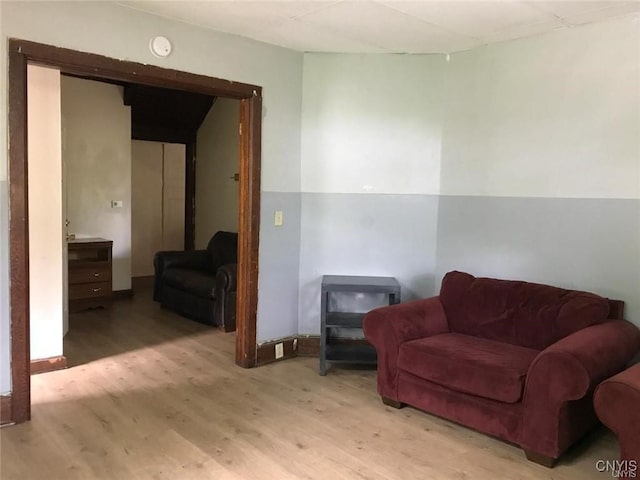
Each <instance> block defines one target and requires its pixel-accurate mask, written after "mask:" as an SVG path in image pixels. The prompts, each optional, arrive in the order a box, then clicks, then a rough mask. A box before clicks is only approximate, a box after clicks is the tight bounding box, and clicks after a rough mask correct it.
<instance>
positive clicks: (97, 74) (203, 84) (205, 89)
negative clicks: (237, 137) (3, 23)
mask: <svg viewBox="0 0 640 480" xmlns="http://www.w3.org/2000/svg"><path fill="white" fill-rule="evenodd" d="M9 52H10V53H17V54H19V55H22V56H25V57H26V58H27V59H28V60H30V61H33V62H38V63H40V64H43V65H49V66H53V67H55V68H59V69H60V70H62V71H64V73H71V74H75V75H85V76H87V77H89V78H94V79H96V78H99V79H108V80H116V81H118V80H120V81H126V82H131V83H138V84H141V85H151V86H154V87H163V88H167V87H168V88H172V89H174V90H184V91H186V92H195V93H204V94H206V95H213V96H221V97H227V98H237V99H241V98H249V97H251V96H252V95H253V94H254V92H257V94H258V95H260V94H261V93H262V89H261V87H258V86H256V85H249V84H246V83H240V82H233V81H230V80H223V79H220V78H214V77H207V76H205V75H198V74H195V73H188V72H182V71H179V70H171V69H168V68H162V67H156V66H155V65H145V64H142V63H136V62H129V61H126V60H116V59H114V58H110V57H105V56H103V55H96V54H94V53H86V52H79V51H75V50H69V49H67V48H61V47H52V46H50V45H43V44H40V43H35V42H30V41H27V40H17V39H10V40H9Z"/></svg>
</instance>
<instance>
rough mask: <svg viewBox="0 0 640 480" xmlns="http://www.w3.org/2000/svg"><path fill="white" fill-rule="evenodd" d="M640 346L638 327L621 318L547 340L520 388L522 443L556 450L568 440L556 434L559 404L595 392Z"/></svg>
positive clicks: (545, 451) (550, 453)
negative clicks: (522, 402)
mask: <svg viewBox="0 0 640 480" xmlns="http://www.w3.org/2000/svg"><path fill="white" fill-rule="evenodd" d="M638 350H640V330H638V328H637V327H636V326H635V325H633V324H631V323H629V322H627V321H625V320H610V321H606V322H604V323H601V324H598V325H592V326H590V327H587V328H583V329H582V330H579V331H577V332H575V333H573V334H571V335H568V336H567V337H565V338H563V339H561V340H559V341H558V342H556V343H554V344H553V345H551V346H549V347H548V348H546V349H545V350H543V351H542V352H540V353H539V354H538V356H537V357H536V358H535V359H534V360H533V362H532V363H531V366H530V367H529V372H528V373H527V381H526V385H525V391H524V418H523V428H522V437H523V438H522V444H523V446H524V447H525V448H526V449H530V450H532V451H535V452H538V453H541V454H544V455H547V456H549V457H552V458H558V456H559V455H560V454H561V453H562V452H563V451H564V449H565V448H566V447H568V445H562V444H561V439H560V438H559V435H558V420H559V416H560V410H561V408H562V407H563V405H564V404H565V403H567V402H569V401H572V400H579V399H581V398H583V397H585V396H586V395H588V394H589V395H590V394H592V393H593V390H594V389H595V387H596V386H597V385H598V384H599V383H600V382H601V381H602V380H604V379H606V378H608V377H610V376H612V375H614V374H616V373H618V372H620V371H621V370H623V369H624V368H625V366H626V365H627V364H628V363H629V362H630V361H631V359H632V358H633V356H634V355H635V354H636V353H637V352H638Z"/></svg>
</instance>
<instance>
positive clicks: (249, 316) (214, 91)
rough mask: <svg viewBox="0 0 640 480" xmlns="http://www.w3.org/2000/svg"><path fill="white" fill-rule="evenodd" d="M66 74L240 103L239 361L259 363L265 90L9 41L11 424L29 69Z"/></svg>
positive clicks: (15, 399)
mask: <svg viewBox="0 0 640 480" xmlns="http://www.w3.org/2000/svg"><path fill="white" fill-rule="evenodd" d="M28 63H34V64H39V65H44V66H49V67H53V68H56V69H59V70H60V71H61V72H63V73H71V74H76V75H86V76H89V77H93V78H95V79H97V80H99V79H109V80H120V81H126V82H132V83H139V84H143V85H151V86H156V87H165V88H174V89H177V90H186V91H190V92H197V93H204V94H208V95H215V96H219V97H226V98H235V99H238V100H240V125H239V129H240V169H239V170H240V198H239V201H240V208H239V211H240V213H239V228H238V234H239V235H238V285H237V302H236V325H237V329H236V364H237V365H239V366H241V367H244V368H250V367H254V366H255V365H256V312H257V305H258V243H259V228H260V163H261V135H262V88H261V87H259V86H255V85H249V84H245V83H239V82H233V81H229V80H222V79H218V78H213V77H207V76H204V75H197V74H193V73H188V72H182V71H177V70H170V69H165V68H161V67H157V66H153V65H143V64H140V63H134V62H128V61H123V60H116V59H113V58H109V57H104V56H102V55H95V54H90V53H84V52H78V51H75V50H69V49H65V48H58V47H53V46H49V45H44V44H39V43H34V42H30V41H25V40H18V39H9V64H8V68H9V97H8V112H9V162H8V163H9V212H10V217H9V218H10V220H9V257H10V265H9V274H10V309H11V310H10V311H11V313H10V318H11V378H12V393H11V412H12V419H11V420H12V421H13V422H15V423H21V422H24V421H26V420H29V419H30V418H31V392H30V389H31V381H30V360H31V359H30V350H29V211H28V190H27V187H28V158H27V64H28Z"/></svg>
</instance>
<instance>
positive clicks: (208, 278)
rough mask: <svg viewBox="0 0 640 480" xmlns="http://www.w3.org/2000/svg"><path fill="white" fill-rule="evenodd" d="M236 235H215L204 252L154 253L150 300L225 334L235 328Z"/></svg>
mask: <svg viewBox="0 0 640 480" xmlns="http://www.w3.org/2000/svg"><path fill="white" fill-rule="evenodd" d="M237 263H238V234H237V233H231V232H217V233H216V234H215V235H214V236H213V237H211V240H209V244H208V245H207V249H206V250H194V251H190V252H179V251H167V252H158V253H156V254H155V256H154V258H153V265H154V268H155V280H154V286H153V299H154V300H155V301H156V302H160V305H162V307H163V308H168V309H170V310H173V311H175V312H177V313H179V314H180V315H182V316H184V317H187V318H190V319H192V320H196V321H198V322H201V323H206V324H208V325H217V326H218V327H221V328H223V329H224V331H225V332H233V331H235V329H236V275H237Z"/></svg>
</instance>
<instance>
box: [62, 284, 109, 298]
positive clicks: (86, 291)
mask: <svg viewBox="0 0 640 480" xmlns="http://www.w3.org/2000/svg"><path fill="white" fill-rule="evenodd" d="M110 296H111V282H99V283H85V284H77V285H69V300H79V299H81V298H98V297H110Z"/></svg>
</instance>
